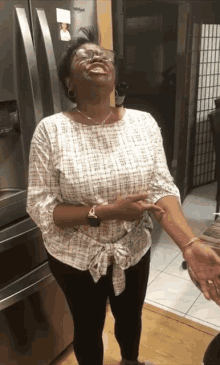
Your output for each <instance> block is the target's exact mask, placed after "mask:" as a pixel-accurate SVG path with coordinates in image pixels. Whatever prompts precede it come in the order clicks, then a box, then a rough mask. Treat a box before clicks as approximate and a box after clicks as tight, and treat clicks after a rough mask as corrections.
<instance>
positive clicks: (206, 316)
mask: <svg viewBox="0 0 220 365" xmlns="http://www.w3.org/2000/svg"><path fill="white" fill-rule="evenodd" d="M216 188H217V185H216V183H213V184H208V185H205V186H202V187H200V188H197V189H194V190H193V191H191V192H190V194H189V195H188V196H187V197H186V199H185V201H184V203H183V210H184V213H185V215H186V217H187V219H188V223H189V224H190V225H191V227H192V228H193V230H194V232H195V234H196V235H199V234H200V233H201V232H203V231H204V230H205V229H206V227H208V226H209V225H210V224H211V223H212V222H213V220H214V217H215V216H214V215H213V213H214V212H215V207H216V203H215V196H216ZM182 261H183V257H182V253H181V251H180V249H179V248H178V247H177V246H176V244H175V243H174V242H173V240H172V239H171V238H170V237H169V236H168V235H167V234H166V232H164V231H163V230H162V228H161V226H160V225H159V224H158V223H157V222H156V221H154V232H153V235H152V255H151V269H150V277H149V283H148V290H147V295H146V298H145V302H146V303H150V304H152V305H155V306H157V307H160V308H163V309H165V310H169V311H171V312H173V313H176V314H178V315H180V316H183V317H186V318H188V319H191V320H193V321H195V322H199V323H201V324H204V325H206V326H209V327H211V328H214V329H216V330H219V331H220V307H219V306H217V304H215V303H214V302H213V301H211V302H210V301H207V300H206V299H205V297H204V295H203V294H202V293H201V292H200V291H199V290H198V289H197V287H196V286H195V285H194V284H193V282H192V281H191V279H190V277H189V275H188V272H187V270H183V269H182V266H181V264H182Z"/></svg>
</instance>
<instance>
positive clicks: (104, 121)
mask: <svg viewBox="0 0 220 365" xmlns="http://www.w3.org/2000/svg"><path fill="white" fill-rule="evenodd" d="M75 109H76V110H77V112H79V113H80V114H82V115H83V116H84V117H86V118H87V119H89V120H92V121H93V123H95V124H98V125H103V124H104V123H105V122H106V120H107V119H108V118H109V117H110V115H111V114H112V110H111V112H110V113H109V115H108V116H107V117H106V118H105V120H104V122H102V123H99V122H95V121H94V120H93V119H92V118H90V117H87V115H85V114H83V113H82V112H81V111H80V110H79V109H78V108H75Z"/></svg>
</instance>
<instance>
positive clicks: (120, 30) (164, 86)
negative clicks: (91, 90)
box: [113, 0, 178, 167]
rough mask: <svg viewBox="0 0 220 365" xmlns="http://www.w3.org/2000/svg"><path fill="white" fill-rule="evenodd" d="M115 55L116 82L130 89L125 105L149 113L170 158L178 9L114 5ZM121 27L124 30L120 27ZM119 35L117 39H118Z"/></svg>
mask: <svg viewBox="0 0 220 365" xmlns="http://www.w3.org/2000/svg"><path fill="white" fill-rule="evenodd" d="M113 14H114V15H113V19H115V20H114V26H113V33H114V44H115V50H116V53H117V54H118V65H117V82H127V83H128V85H130V89H129V91H128V95H127V97H126V99H125V103H124V105H125V106H126V107H128V108H129V107H132V108H136V109H139V110H145V111H147V112H150V113H151V114H152V115H153V116H154V118H155V119H156V120H157V122H158V124H159V126H160V128H161V130H162V135H163V139H164V147H165V152H166V155H167V161H168V165H169V167H171V161H172V158H173V149H174V125H175V97H176V48H177V18H178V5H177V4H169V3H168V2H167V3H165V2H157V3H155V2H148V1H141V2H140V3H138V6H137V2H135V1H129V2H126V1H122V0H121V1H119V2H117V4H115V3H114V2H113ZM121 24H123V27H122V26H121ZM118 34H120V37H118Z"/></svg>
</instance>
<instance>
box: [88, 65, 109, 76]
mask: <svg viewBox="0 0 220 365" xmlns="http://www.w3.org/2000/svg"><path fill="white" fill-rule="evenodd" d="M88 72H89V73H90V72H91V73H97V74H107V73H108V69H107V67H106V66H105V65H103V64H100V63H98V62H95V63H93V64H92V65H91V66H90V67H89V69H88Z"/></svg>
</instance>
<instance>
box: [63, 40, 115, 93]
mask: <svg viewBox="0 0 220 365" xmlns="http://www.w3.org/2000/svg"><path fill="white" fill-rule="evenodd" d="M91 51H93V52H94V53H92V52H91ZM91 56H93V58H91ZM110 57H111V59H112V61H111V60H110V59H109V58H110ZM89 84H90V88H91V86H94V87H97V86H99V87H100V88H101V87H106V88H108V89H109V90H110V92H111V91H112V90H113V88H114V84H115V66H114V60H113V58H112V56H111V52H107V51H105V50H103V49H102V48H101V47H99V46H98V45H96V44H92V43H86V44H84V45H82V46H80V47H79V48H78V49H77V51H75V52H74V54H73V57H72V61H71V76H70V78H69V88H70V89H71V90H74V91H75V92H77V90H79V89H78V88H83V87H86V86H87V87H88V86H89Z"/></svg>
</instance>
